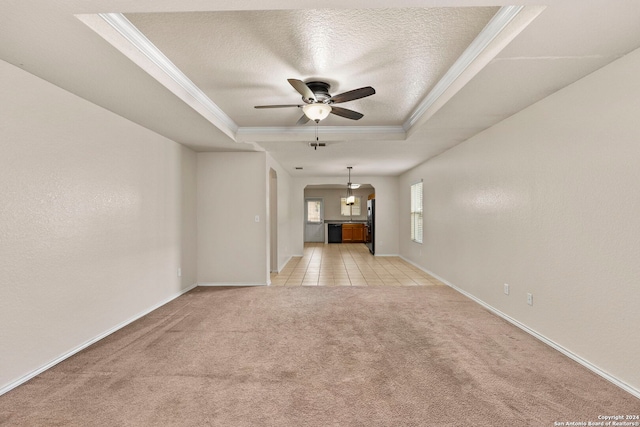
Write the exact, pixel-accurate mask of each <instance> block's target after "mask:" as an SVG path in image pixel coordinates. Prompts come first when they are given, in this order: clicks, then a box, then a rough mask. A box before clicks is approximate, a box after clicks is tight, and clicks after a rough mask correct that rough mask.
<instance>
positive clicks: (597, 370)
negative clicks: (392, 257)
mask: <svg viewBox="0 0 640 427" xmlns="http://www.w3.org/2000/svg"><path fill="white" fill-rule="evenodd" d="M400 258H402V259H403V260H405V261H406V262H408V263H409V264H411V265H413V266H415V267H417V268H419V269H420V270H422V271H424V272H425V273H427V274H430V275H431V276H433V277H435V278H436V279H438V280H439V281H441V282H442V283H444V284H445V285H447V286H449V287H450V288H452V289H454V290H455V291H457V292H459V293H461V294H462V295H464V296H466V297H467V298H469V299H471V300H473V301H475V302H476V303H478V304H480V305H481V306H483V307H484V308H486V309H487V310H489V311H490V312H492V313H493V314H495V315H496V316H499V317H501V318H503V319H504V320H506V321H507V322H509V323H511V324H512V325H514V326H516V327H518V328H520V329H522V330H523V331H525V332H526V333H528V334H529V335H531V336H533V337H534V338H536V339H538V340H540V341H542V342H543V343H545V344H547V345H548V346H550V347H552V348H554V349H555V350H557V351H559V352H560V353H562V354H564V355H565V356H567V357H568V358H570V359H572V360H574V361H576V362H578V363H579V364H581V365H582V366H584V367H585V368H587V369H589V370H590V371H592V372H593V373H595V374H597V375H599V376H601V377H602V378H604V379H605V380H607V381H609V382H610V383H612V384H614V385H616V386H618V387H620V388H621V389H623V390H624V391H626V392H627V393H630V394H632V395H633V396H635V397H637V398H638V399H640V390H638V389H636V388H635V387H632V386H630V385H629V384H627V383H625V382H624V381H622V380H620V379H618V378H616V377H614V376H612V375H610V374H609V373H607V372H605V371H603V370H602V369H600V368H599V367H597V366H596V365H594V364H593V363H591V362H589V361H588V360H585V359H583V358H582V357H580V356H578V355H577V354H575V353H573V352H572V351H571V350H568V349H566V348H564V347H563V346H561V345H560V344H558V343H557V342H555V341H553V340H551V339H550V338H547V337H546V336H544V335H542V334H540V333H538V332H536V331H535V330H533V329H531V328H529V327H528V326H527V325H525V324H524V323H521V322H519V321H518V320H516V319H514V318H513V317H511V316H509V315H507V314H505V313H503V312H501V311H500V310H498V309H497V308H495V307H493V306H491V305H489V304H487V303H486V302H484V301H482V300H481V299H479V298H477V297H475V296H474V295H472V294H470V293H469V292H467V291H465V290H464V289H460V288H459V287H457V286H455V285H453V284H452V283H450V282H449V281H447V280H446V279H444V278H442V277H440V276H438V275H437V274H435V273H433V272H431V271H429V270H427V269H426V268H423V267H422V266H420V265H418V264H416V263H415V262H413V261H411V260H409V259H407V258H405V257H403V256H400Z"/></svg>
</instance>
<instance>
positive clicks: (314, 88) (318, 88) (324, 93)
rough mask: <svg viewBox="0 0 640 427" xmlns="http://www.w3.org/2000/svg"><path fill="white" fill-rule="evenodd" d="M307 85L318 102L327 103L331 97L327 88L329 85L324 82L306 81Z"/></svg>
mask: <svg viewBox="0 0 640 427" xmlns="http://www.w3.org/2000/svg"><path fill="white" fill-rule="evenodd" d="M307 86H308V87H309V89H311V92H313V94H314V95H315V96H316V99H317V100H318V102H324V103H327V101H329V100H330V99H331V95H330V94H329V89H330V88H331V85H329V83H325V82H308V83H307Z"/></svg>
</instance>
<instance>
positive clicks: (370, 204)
mask: <svg viewBox="0 0 640 427" xmlns="http://www.w3.org/2000/svg"><path fill="white" fill-rule="evenodd" d="M367 228H368V229H369V238H368V239H367V242H366V245H367V247H368V248H369V252H371V253H372V254H375V253H376V250H375V242H376V199H371V200H367Z"/></svg>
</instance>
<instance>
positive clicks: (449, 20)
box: [126, 7, 498, 126]
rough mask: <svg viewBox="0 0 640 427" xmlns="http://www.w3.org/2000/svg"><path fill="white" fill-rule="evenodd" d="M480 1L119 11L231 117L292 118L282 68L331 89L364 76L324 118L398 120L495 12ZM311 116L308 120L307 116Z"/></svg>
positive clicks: (296, 98)
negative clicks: (361, 91)
mask: <svg viewBox="0 0 640 427" xmlns="http://www.w3.org/2000/svg"><path fill="white" fill-rule="evenodd" d="M497 10H498V8H497V7H483V8H471V7H466V8H426V9H425V8H422V9H418V8H401V9H363V10H358V9H356V10H354V9H348V10H345V9H340V10H272V11H268V10H266V11H265V10H262V11H235V12H208V13H153V14H127V15H126V17H127V18H128V19H129V20H130V21H131V22H132V23H133V24H134V25H135V26H136V27H137V28H138V29H139V30H140V31H141V32H142V33H143V34H144V35H145V36H146V37H147V38H149V39H150V40H151V42H153V44H154V45H155V46H157V47H158V48H159V49H160V50H161V51H162V52H163V53H164V54H165V55H166V56H167V57H168V58H169V59H170V60H171V61H172V62H173V63H174V64H175V65H176V66H177V67H178V68H179V69H180V70H181V71H182V72H183V73H185V74H186V75H187V76H188V77H189V78H190V79H191V80H192V81H193V82H194V83H195V84H196V85H197V86H198V87H199V88H200V89H201V90H202V91H203V92H204V93H205V94H206V95H207V96H208V97H209V98H210V99H211V100H212V101H213V102H214V103H215V104H216V105H218V107H220V108H221V109H222V110H223V111H224V112H225V113H226V114H227V115H228V116H229V117H230V118H231V119H232V120H233V121H234V122H235V123H236V124H237V125H239V126H291V125H293V124H294V123H295V122H296V121H297V120H298V118H299V117H300V116H301V114H302V113H301V112H300V111H299V110H297V109H296V108H290V109H286V110H284V109H277V110H273V109H272V110H260V111H256V110H255V109H254V108H253V106H254V105H272V104H296V103H300V101H301V98H300V95H299V94H298V93H297V92H296V91H295V90H294V89H293V88H292V87H291V86H290V85H289V83H287V78H296V79H300V80H305V81H310V80H320V81H325V82H328V83H330V84H331V90H330V93H331V94H332V95H335V94H337V93H340V92H345V91H348V90H352V89H356V88H359V87H363V86H373V87H374V88H375V89H376V92H377V93H376V94H375V95H374V96H371V97H368V98H364V99H360V100H356V101H351V102H349V103H348V104H346V103H345V104H344V105H341V106H343V107H346V108H350V109H354V110H357V111H359V112H361V113H363V114H364V115H365V116H364V118H363V119H361V120H359V121H353V120H349V119H345V118H342V117H337V116H334V115H331V116H329V118H328V119H327V120H325V121H323V125H325V126H349V125H358V126H386V125H398V126H399V125H402V124H403V122H404V121H405V120H406V119H407V118H408V116H409V115H410V113H411V112H412V111H413V109H415V107H416V106H417V105H418V103H419V102H420V101H421V100H422V99H423V98H424V97H425V96H426V95H427V93H428V92H429V90H431V89H432V88H433V85H434V84H435V83H436V82H437V81H438V80H439V79H440V78H442V76H443V75H444V73H445V72H446V71H447V70H448V69H449V68H450V67H451V65H452V64H453V63H454V61H455V60H456V59H457V58H458V57H459V56H460V55H461V54H462V53H463V52H464V50H465V49H466V48H467V46H469V44H470V43H471V42H472V41H473V39H474V38H475V37H476V36H477V35H478V34H479V33H480V31H481V30H482V29H483V27H484V26H485V25H486V24H487V22H488V21H489V20H490V19H491V17H492V16H493V15H494V14H495V13H496V12H497ZM311 125H312V124H311Z"/></svg>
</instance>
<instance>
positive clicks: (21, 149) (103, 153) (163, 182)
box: [0, 61, 196, 392]
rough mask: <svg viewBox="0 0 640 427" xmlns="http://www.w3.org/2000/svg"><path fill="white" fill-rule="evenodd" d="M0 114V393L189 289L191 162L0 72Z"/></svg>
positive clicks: (103, 114) (54, 92) (64, 95)
mask: <svg viewBox="0 0 640 427" xmlns="http://www.w3.org/2000/svg"><path fill="white" fill-rule="evenodd" d="M0 103H2V113H1V114H0V153H1V155H0V200H1V201H2V202H1V203H0V278H1V279H0V325H1V326H0V342H1V344H0V392H1V391H2V390H3V388H4V389H7V388H8V387H11V385H12V384H14V385H15V384H16V382H19V381H20V379H21V378H22V379H24V378H27V377H28V376H29V375H30V374H32V373H34V372H35V371H37V370H39V369H41V368H42V367H44V366H46V365H48V364H49V363H51V362H53V361H55V360H56V359H58V358H59V357H61V356H64V355H68V354H69V353H70V352H73V351H74V350H77V349H78V348H80V347H81V346H83V345H84V344H86V343H88V342H90V341H91V340H93V339H95V338H96V337H99V336H100V335H102V334H104V333H105V332H107V331H110V330H112V329H113V328H115V327H118V326H119V325H122V324H124V323H126V322H127V321H129V320H132V319H133V318H135V317H137V316H138V315H140V314H143V313H145V312H147V311H148V310H150V309H152V308H154V307H156V306H157V305H159V304H162V303H164V302H167V301H168V300H170V299H171V298H173V297H175V296H177V295H179V294H180V293H181V292H182V291H183V290H185V289H188V288H189V287H190V286H191V285H193V284H194V283H195V282H196V263H195V254H196V240H195V234H196V211H195V209H196V205H195V202H196V200H195V184H196V176H195V166H196V156H195V153H194V152H192V151H191V150H189V149H186V148H184V147H182V146H180V145H178V144H176V143H174V142H172V141H169V140H167V139H166V138H163V137H161V136H159V135H157V134H154V133H152V132H150V131H148V130H146V129H144V128H142V127H140V126H138V125H136V124H134V123H132V122H129V121H127V120H125V119H123V118H121V117H119V116H116V115H115V114H112V113H110V112H109V111H107V110H104V109H102V108H100V107H97V106H95V105H93V104H91V103H89V102H86V101H84V100H83V99H81V98H78V97H76V96H75V95H72V94H70V93H68V92H65V91H64V90H62V89H60V88H58V87H56V86H53V85H51V84H49V83H47V82H45V81H43V80H40V79H38V78H36V77H34V76H32V75H31V74H28V73H26V72H24V71H22V70H21V69H19V68H16V67H14V66H12V65H9V64H7V63H5V62H2V61H0ZM179 267H181V268H182V277H178V276H177V269H178V268H179Z"/></svg>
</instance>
